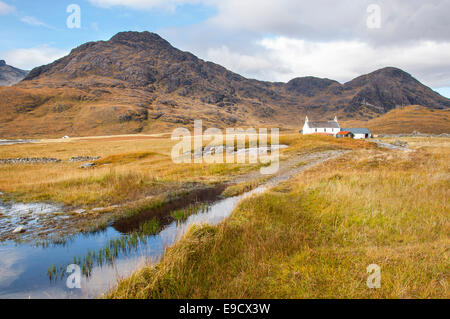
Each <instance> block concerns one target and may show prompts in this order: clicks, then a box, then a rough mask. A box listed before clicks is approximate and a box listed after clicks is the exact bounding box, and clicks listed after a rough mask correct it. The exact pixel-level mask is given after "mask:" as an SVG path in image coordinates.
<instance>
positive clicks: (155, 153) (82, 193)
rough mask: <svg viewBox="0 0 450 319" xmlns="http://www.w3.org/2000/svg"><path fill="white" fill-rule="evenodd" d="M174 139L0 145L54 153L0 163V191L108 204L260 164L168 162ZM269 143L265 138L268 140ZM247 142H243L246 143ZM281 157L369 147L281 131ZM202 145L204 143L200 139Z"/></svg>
mask: <svg viewBox="0 0 450 319" xmlns="http://www.w3.org/2000/svg"><path fill="white" fill-rule="evenodd" d="M174 143H175V142H173V141H171V140H170V139H169V138H152V139H147V140H142V139H136V140H133V139H132V137H130V139H129V140H120V139H118V140H114V139H113V138H111V139H107V140H101V139H100V140H99V139H81V140H75V141H70V142H59V143H56V142H52V143H50V142H49V143H41V144H22V145H10V146H2V147H1V148H0V158H16V157H56V158H60V159H62V160H63V162H61V163H57V164H34V165H0V191H1V192H3V193H6V194H7V195H6V196H8V198H9V199H11V200H16V201H22V202H37V201H45V202H59V203H63V204H65V205H67V206H88V207H95V206H97V207H98V206H109V205H114V204H122V203H124V202H133V201H136V200H139V199H142V198H145V197H147V196H150V195H152V196H153V195H157V194H161V193H164V192H168V191H176V190H177V189H179V187H180V185H183V184H186V183H189V182H196V183H203V184H205V185H209V184H214V183H221V182H226V181H229V180H230V179H232V178H234V177H236V176H240V175H243V174H246V173H248V172H251V171H254V170H257V169H259V168H260V167H261V166H264V165H262V164H260V163H257V164H225V163H224V164H220V163H216V164H207V163H203V164H180V165H176V164H174V163H173V162H172V160H171V157H170V153H171V149H172V146H173V145H174ZM269 143H270V140H269ZM247 144H248V142H247ZM280 144H287V145H289V146H290V147H289V149H286V150H282V151H281V152H280V153H281V159H282V160H283V159H287V158H289V157H290V156H293V155H295V154H296V153H299V152H300V153H310V152H315V151H320V150H329V149H354V148H361V147H369V145H370V144H369V143H365V142H361V141H353V140H343V139H341V140H337V139H335V138H333V137H324V136H302V135H299V134H285V135H282V136H281V137H280ZM205 145H206V144H205ZM74 156H100V157H101V158H100V159H99V160H98V161H96V162H95V164H96V167H95V168H92V169H84V170H83V169H80V168H79V166H80V163H68V162H67V160H68V159H70V158H71V157H74Z"/></svg>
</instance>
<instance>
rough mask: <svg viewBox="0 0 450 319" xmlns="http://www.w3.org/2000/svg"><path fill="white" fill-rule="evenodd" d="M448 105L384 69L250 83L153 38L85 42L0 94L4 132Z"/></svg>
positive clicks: (128, 35)
mask: <svg viewBox="0 0 450 319" xmlns="http://www.w3.org/2000/svg"><path fill="white" fill-rule="evenodd" d="M411 103H418V104H422V105H424V106H426V107H430V108H439V109H445V108H448V107H450V100H448V99H446V98H444V97H442V96H440V95H439V94H437V93H435V92H434V91H432V90H431V89H429V88H427V87H426V86H424V85H422V84H421V83H420V82H418V81H417V80H415V79H414V78H413V77H412V76H411V75H409V74H407V73H405V72H403V71H401V70H399V69H395V68H385V69H382V70H378V71H376V72H374V73H371V74H368V75H364V76H362V77H359V78H357V79H355V80H353V81H350V82H348V83H345V84H340V83H339V82H336V81H333V80H329V79H320V78H314V77H304V78H296V79H293V80H291V81H289V82H288V83H271V82H263V81H257V80H252V79H247V78H244V77H242V76H240V75H238V74H236V73H233V72H231V71H228V70H227V69H225V68H223V67H222V66H220V65H217V64H214V63H211V62H205V61H203V60H201V59H199V58H197V57H195V56H194V55H192V54H191V53H188V52H183V51H180V50H178V49H176V48H174V47H172V46H171V45H170V44H169V43H168V42H167V41H165V40H164V39H162V38H161V37H159V36H158V35H156V34H153V33H149V32H142V33H138V32H122V33H119V34H117V35H115V36H114V37H113V38H111V39H110V40H109V41H98V42H90V43H86V44H84V45H82V46H80V47H78V48H76V49H74V50H72V52H71V53H70V54H69V55H68V56H66V57H64V58H62V59H60V60H57V61H55V62H53V63H51V64H49V65H45V66H42V67H38V68H36V69H34V70H32V71H31V72H30V73H29V74H28V76H27V77H26V78H25V80H24V81H22V82H21V83H19V84H18V85H16V86H15V87H13V88H1V89H0V111H1V112H0V124H1V125H0V135H2V136H8V137H11V136H15V137H17V136H21V137H24V136H55V135H56V136H58V135H97V134H119V133H137V132H156V131H160V130H168V129H171V128H174V127H179V126H181V125H183V126H189V125H191V124H192V122H193V120H194V119H202V120H204V122H205V125H206V126H209V127H211V126H216V127H226V126H238V125H240V126H272V125H276V126H280V125H281V126H282V127H286V128H297V127H299V126H301V125H302V123H303V120H304V117H305V115H306V114H308V115H310V116H311V117H313V118H315V117H316V118H324V117H334V115H338V116H339V117H340V118H346V119H362V120H364V119H371V118H374V117H377V116H379V115H381V114H384V113H386V112H388V111H389V110H391V109H393V108H395V107H396V106H398V105H403V104H411Z"/></svg>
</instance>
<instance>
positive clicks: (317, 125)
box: [308, 121, 339, 128]
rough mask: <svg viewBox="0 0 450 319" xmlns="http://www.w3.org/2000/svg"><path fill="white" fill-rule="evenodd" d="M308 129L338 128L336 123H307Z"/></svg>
mask: <svg viewBox="0 0 450 319" xmlns="http://www.w3.org/2000/svg"><path fill="white" fill-rule="evenodd" d="M308 126H309V127H310V128H339V124H338V122H336V121H308Z"/></svg>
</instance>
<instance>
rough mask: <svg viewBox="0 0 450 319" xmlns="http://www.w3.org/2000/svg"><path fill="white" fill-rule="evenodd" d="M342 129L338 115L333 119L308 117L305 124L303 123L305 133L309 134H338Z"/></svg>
mask: <svg viewBox="0 0 450 319" xmlns="http://www.w3.org/2000/svg"><path fill="white" fill-rule="evenodd" d="M340 131H341V127H340V126H339V123H338V120H337V116H336V117H335V118H334V120H333V121H310V120H309V119H308V117H306V120H305V125H303V131H302V133H303V134H304V135H308V134H325V135H336V134H337V133H339V132H340Z"/></svg>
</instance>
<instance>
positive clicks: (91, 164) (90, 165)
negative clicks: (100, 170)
mask: <svg viewBox="0 0 450 319" xmlns="http://www.w3.org/2000/svg"><path fill="white" fill-rule="evenodd" d="M94 166H95V164H94V163H87V164H83V165H81V166H80V168H83V169H84V168H92V167H94Z"/></svg>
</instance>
